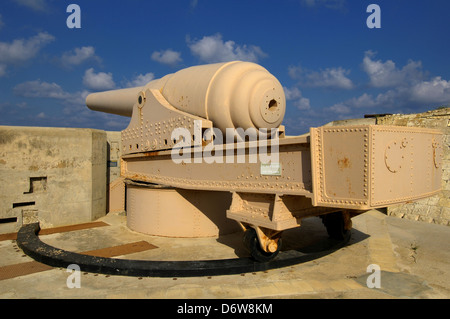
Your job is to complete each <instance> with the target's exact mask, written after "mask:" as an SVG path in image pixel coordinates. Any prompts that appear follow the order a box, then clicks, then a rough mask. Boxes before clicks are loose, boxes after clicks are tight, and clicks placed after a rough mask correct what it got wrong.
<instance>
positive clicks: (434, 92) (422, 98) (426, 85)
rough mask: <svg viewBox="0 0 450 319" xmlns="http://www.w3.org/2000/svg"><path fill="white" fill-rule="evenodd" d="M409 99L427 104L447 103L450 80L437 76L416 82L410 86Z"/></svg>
mask: <svg viewBox="0 0 450 319" xmlns="http://www.w3.org/2000/svg"><path fill="white" fill-rule="evenodd" d="M411 100H413V101H417V102H422V103H427V104H439V103H449V102H450V81H446V80H444V79H442V78H441V77H440V76H437V77H435V78H433V79H432V80H430V81H423V82H421V83H417V84H415V85H414V86H413V87H412V88H411Z"/></svg>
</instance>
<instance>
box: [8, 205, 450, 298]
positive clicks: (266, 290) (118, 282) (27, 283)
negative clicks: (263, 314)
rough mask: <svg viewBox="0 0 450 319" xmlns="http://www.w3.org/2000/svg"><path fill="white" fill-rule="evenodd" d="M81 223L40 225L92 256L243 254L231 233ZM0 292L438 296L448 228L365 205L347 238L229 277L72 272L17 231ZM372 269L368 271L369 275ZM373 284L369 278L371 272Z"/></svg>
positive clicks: (308, 233)
mask: <svg viewBox="0 0 450 319" xmlns="http://www.w3.org/2000/svg"><path fill="white" fill-rule="evenodd" d="M97 222H100V223H95V224H92V225H85V226H86V227H78V229H57V230H55V231H54V232H51V231H49V230H47V231H46V232H45V230H42V231H41V233H40V238H41V240H42V241H43V242H45V243H47V244H49V245H52V246H54V247H57V248H61V249H65V250H69V251H73V252H87V253H90V254H93V255H101V256H108V257H113V258H124V259H140V260H209V259H222V258H223V259H225V258H236V257H245V256H247V253H246V251H245V250H244V248H243V246H242V244H241V241H242V234H241V233H235V234H230V235H227V236H221V237H219V238H201V239H193V238H164V237H156V236H149V235H143V234H140V233H137V232H133V231H131V230H129V229H128V228H127V227H126V217H125V216H124V214H120V213H118V214H116V213H114V214H113V213H110V214H108V215H107V216H105V217H103V218H101V219H99V220H98V221H97ZM326 238H327V234H326V231H325V228H324V227H323V226H322V223H321V221H320V219H319V218H310V219H306V220H305V221H304V223H303V226H302V227H300V228H297V229H293V230H289V231H286V232H285V233H284V235H283V241H284V249H285V250H289V249H299V250H303V251H305V252H307V251H308V250H309V251H312V250H320V243H321V242H323V241H324V240H326ZM0 239H2V240H0V256H2V257H1V259H0V298H2V299H22V298H40V299H46V298H57V299H71V298H82V299H85V298H90V299H98V298H102V299H103V298H108V299H114V298H121V299H122V298H138V299H139V298H151V299H155V298H158V299H173V298H177V299H198V298H202V299H226V298H231V299H242V298H246V299H248V298H251V299H253V298H271V299H275V298H281V299H285V298H286V299H287V298H289V299H292V298H341V299H348V298H350V299H352V298H355V299H356V298H358V299H359V298H383V299H384V298H389V299H391V298H439V299H447V298H449V297H450V276H449V274H450V267H449V266H450V250H449V249H448V243H449V240H450V228H449V227H448V226H440V225H434V224H427V223H424V222H415V221H409V220H404V219H399V218H396V217H389V216H386V215H384V214H382V213H380V212H378V211H370V212H367V213H365V214H363V215H360V216H357V217H355V218H353V229H352V238H351V240H350V242H349V243H348V245H347V246H346V247H344V248H342V249H340V250H338V251H335V252H333V253H331V254H329V255H326V256H323V257H321V258H318V259H315V260H312V261H308V262H305V263H302V264H298V265H295V266H290V267H285V268H279V269H273V270H269V271H261V272H252V273H245V274H238V275H226V276H204V277H182V278H152V277H126V276H111V275H103V274H93V273H86V272H83V271H82V270H81V273H80V278H79V286H80V288H76V287H75V288H69V287H68V283H69V286H70V285H71V284H72V285H73V284H74V283H76V281H75V280H74V278H75V277H74V275H75V274H76V273H74V272H72V271H70V270H69V271H68V270H67V269H65V268H52V267H49V266H46V265H42V264H40V263H37V262H35V261H33V260H32V259H31V258H30V257H28V256H27V255H25V254H24V253H23V251H21V249H20V248H18V246H17V243H16V241H15V239H14V237H9V238H8V237H5V236H4V237H2V238H0ZM371 264H375V265H378V266H379V269H380V273H379V275H380V276H379V279H380V284H381V286H380V288H376V287H375V288H369V287H368V286H367V280H368V276H372V277H370V278H373V275H374V274H375V273H372V272H368V271H367V268H368V266H369V265H371ZM370 278H369V279H370ZM369 281H370V282H372V283H375V281H372V280H371V279H370V280H369Z"/></svg>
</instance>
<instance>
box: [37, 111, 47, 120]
mask: <svg viewBox="0 0 450 319" xmlns="http://www.w3.org/2000/svg"><path fill="white" fill-rule="evenodd" d="M36 117H37V118H38V119H45V118H47V115H45V113H44V112H41V113H39V114H38V115H36Z"/></svg>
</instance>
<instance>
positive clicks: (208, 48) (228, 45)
mask: <svg viewBox="0 0 450 319" xmlns="http://www.w3.org/2000/svg"><path fill="white" fill-rule="evenodd" d="M188 46H189V48H190V49H191V52H192V54H193V55H194V56H196V57H198V58H199V59H200V60H201V61H203V62H206V63H214V62H228V61H234V60H241V61H248V62H258V60H259V59H260V58H264V57H266V56H267V54H265V53H264V52H263V51H262V50H261V48H260V47H258V46H255V45H246V44H244V45H237V44H236V43H235V42H234V41H231V40H229V41H223V40H222V35H221V34H215V35H212V36H204V37H203V38H202V39H200V40H196V41H192V42H191V41H189V40H188Z"/></svg>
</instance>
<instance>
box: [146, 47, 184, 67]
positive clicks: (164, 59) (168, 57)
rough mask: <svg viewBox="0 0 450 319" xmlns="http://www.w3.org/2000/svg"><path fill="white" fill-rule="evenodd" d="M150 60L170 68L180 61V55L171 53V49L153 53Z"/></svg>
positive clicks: (174, 52)
mask: <svg viewBox="0 0 450 319" xmlns="http://www.w3.org/2000/svg"><path fill="white" fill-rule="evenodd" d="M152 60H154V61H156V62H159V63H162V64H166V65H170V66H175V65H176V64H178V63H180V62H181V61H182V59H181V53H180V52H176V51H173V50H172V49H167V50H163V51H155V52H153V53H152Z"/></svg>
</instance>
